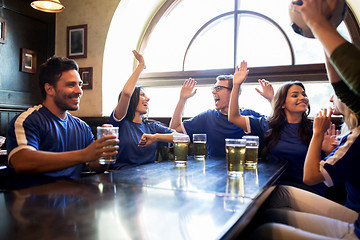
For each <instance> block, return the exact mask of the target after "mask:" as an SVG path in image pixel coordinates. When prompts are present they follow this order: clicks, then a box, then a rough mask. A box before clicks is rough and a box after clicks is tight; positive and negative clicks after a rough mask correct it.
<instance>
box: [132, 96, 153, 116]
mask: <svg viewBox="0 0 360 240" xmlns="http://www.w3.org/2000/svg"><path fill="white" fill-rule="evenodd" d="M149 101H150V98H148V97H147V96H146V94H145V92H144V91H143V90H140V94H139V103H138V105H137V106H136V110H135V111H136V112H138V113H139V114H140V115H143V114H146V113H147V111H148V108H149Z"/></svg>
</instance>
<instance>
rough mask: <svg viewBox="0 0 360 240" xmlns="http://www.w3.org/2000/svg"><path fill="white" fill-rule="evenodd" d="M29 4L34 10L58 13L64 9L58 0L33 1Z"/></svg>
mask: <svg viewBox="0 0 360 240" xmlns="http://www.w3.org/2000/svg"><path fill="white" fill-rule="evenodd" d="M30 5H31V7H33V8H35V9H36V10H39V11H43V12H48V13H58V12H62V11H63V10H64V9H65V7H64V6H63V5H62V4H61V2H60V1H59V0H43V1H33V2H32V3H31V4H30Z"/></svg>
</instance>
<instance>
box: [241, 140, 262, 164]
mask: <svg viewBox="0 0 360 240" xmlns="http://www.w3.org/2000/svg"><path fill="white" fill-rule="evenodd" d="M243 139H245V140H246V153H245V165H246V166H247V167H256V166H257V163H258V152H259V137H258V136H250V135H248V136H243Z"/></svg>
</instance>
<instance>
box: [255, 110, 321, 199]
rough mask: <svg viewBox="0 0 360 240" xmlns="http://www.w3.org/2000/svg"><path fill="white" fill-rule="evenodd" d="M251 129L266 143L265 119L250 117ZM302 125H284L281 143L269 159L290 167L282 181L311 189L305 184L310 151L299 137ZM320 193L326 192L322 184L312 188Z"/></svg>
mask: <svg viewBox="0 0 360 240" xmlns="http://www.w3.org/2000/svg"><path fill="white" fill-rule="evenodd" d="M249 123H250V128H251V129H249V132H251V133H252V134H254V135H257V136H259V140H260V141H262V142H263V141H264V138H265V136H266V135H267V134H268V130H269V123H268V121H267V120H266V119H265V118H263V117H260V118H256V117H249ZM299 126H300V123H288V122H287V121H286V122H285V123H284V126H283V129H282V133H281V135H280V138H279V141H278V142H277V143H276V145H275V146H273V147H272V148H271V149H270V151H269V153H268V155H267V158H268V160H269V161H270V162H273V161H286V162H287V163H288V167H287V169H286V171H285V172H284V174H283V175H282V176H281V180H282V181H284V182H289V183H291V182H293V183H296V184H297V185H296V186H299V187H303V188H306V189H309V187H308V186H307V185H305V184H304V183H303V173H304V162H305V158H306V154H307V150H308V147H309V146H308V145H307V144H305V143H304V142H303V141H302V140H301V138H300V137H299ZM311 188H313V189H315V190H316V191H317V192H318V193H321V194H324V193H325V190H324V187H323V185H322V184H317V185H314V186H311Z"/></svg>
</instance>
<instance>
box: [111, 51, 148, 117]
mask: <svg viewBox="0 0 360 240" xmlns="http://www.w3.org/2000/svg"><path fill="white" fill-rule="evenodd" d="M133 54H134V56H135V58H136V59H137V60H138V61H139V64H138V66H137V67H136V69H135V71H134V72H133V73H132V74H131V76H130V78H129V79H128V80H127V81H126V83H125V85H124V88H123V90H122V92H121V96H120V99H119V102H118V104H117V105H116V107H115V110H114V117H115V118H116V119H117V120H122V119H123V118H124V117H125V116H126V113H127V110H128V107H129V103H130V98H131V95H132V94H133V92H134V89H135V85H136V82H137V80H138V78H139V76H140V73H141V72H142V70H143V69H144V68H145V61H144V58H143V56H142V55H141V54H140V53H138V52H137V51H135V50H134V51H133Z"/></svg>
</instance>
